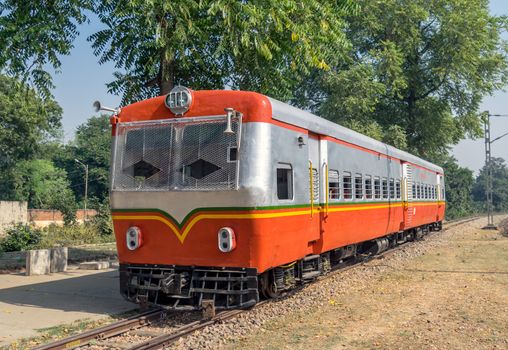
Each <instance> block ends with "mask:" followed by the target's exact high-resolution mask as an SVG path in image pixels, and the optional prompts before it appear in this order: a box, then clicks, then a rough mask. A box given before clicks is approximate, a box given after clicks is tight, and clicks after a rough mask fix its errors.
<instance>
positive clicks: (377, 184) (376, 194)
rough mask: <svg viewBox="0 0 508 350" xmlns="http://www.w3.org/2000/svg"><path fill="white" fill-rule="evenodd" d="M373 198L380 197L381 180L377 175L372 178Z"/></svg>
mask: <svg viewBox="0 0 508 350" xmlns="http://www.w3.org/2000/svg"><path fill="white" fill-rule="evenodd" d="M374 198H375V199H379V198H381V180H379V177H376V178H375V179H374Z"/></svg>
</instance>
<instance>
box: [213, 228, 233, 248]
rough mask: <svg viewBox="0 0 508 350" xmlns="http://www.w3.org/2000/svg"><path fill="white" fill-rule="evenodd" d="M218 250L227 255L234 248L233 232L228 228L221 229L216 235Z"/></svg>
mask: <svg viewBox="0 0 508 350" xmlns="http://www.w3.org/2000/svg"><path fill="white" fill-rule="evenodd" d="M217 236H218V239H217V241H218V244H219V250H220V251H221V252H223V253H229V252H230V251H232V250H233V249H235V248H236V237H235V231H233V229H232V228H230V227H223V228H221V229H220V230H219V233H218V235H217Z"/></svg>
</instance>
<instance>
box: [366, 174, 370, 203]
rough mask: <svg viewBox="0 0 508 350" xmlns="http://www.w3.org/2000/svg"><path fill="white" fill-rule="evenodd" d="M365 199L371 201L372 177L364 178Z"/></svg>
mask: <svg viewBox="0 0 508 350" xmlns="http://www.w3.org/2000/svg"><path fill="white" fill-rule="evenodd" d="M365 198H367V199H372V176H370V175H366V176H365Z"/></svg>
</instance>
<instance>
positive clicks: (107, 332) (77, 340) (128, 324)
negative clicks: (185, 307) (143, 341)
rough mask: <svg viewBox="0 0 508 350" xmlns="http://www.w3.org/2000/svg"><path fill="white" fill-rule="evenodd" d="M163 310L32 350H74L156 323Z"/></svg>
mask: <svg viewBox="0 0 508 350" xmlns="http://www.w3.org/2000/svg"><path fill="white" fill-rule="evenodd" d="M164 313H165V312H164V311H163V310H150V311H146V312H144V313H142V314H140V315H137V316H133V317H129V318H127V319H124V320H121V321H118V322H114V323H111V324H109V325H106V326H102V327H99V328H95V329H91V330H89V331H86V332H83V333H81V334H76V335H74V336H71V337H68V338H65V339H61V340H58V341H56V342H52V343H49V344H46V345H41V346H37V347H35V348H33V350H60V349H67V350H68V349H75V348H77V347H80V346H84V345H87V344H88V343H90V341H92V340H100V339H106V338H111V337H114V336H117V335H120V334H123V333H126V332H128V331H130V330H133V329H137V328H140V327H144V326H147V325H149V324H151V323H152V322H154V321H157V320H158V319H160V318H161V316H163V315H164Z"/></svg>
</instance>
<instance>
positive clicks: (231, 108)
mask: <svg viewBox="0 0 508 350" xmlns="http://www.w3.org/2000/svg"><path fill="white" fill-rule="evenodd" d="M111 123H112V130H113V132H112V134H113V147H112V169H111V211H112V217H113V222H114V231H115V235H116V241H117V248H118V256H119V260H120V291H121V293H122V295H124V296H125V298H127V299H128V300H130V301H133V302H135V303H139V304H152V305H158V306H161V307H165V308H172V309H199V308H201V307H202V306H203V305H204V303H212V305H214V306H215V308H217V309H230V308H241V307H250V306H252V305H254V304H255V303H257V302H258V301H259V299H260V296H264V297H275V296H277V295H279V294H280V293H281V292H283V291H285V290H289V289H291V288H293V287H294V286H295V285H298V284H301V283H305V282H306V281H311V280H313V279H315V278H316V277H317V276H319V275H320V274H323V273H326V272H327V271H329V270H330V269H331V268H334V267H335V266H338V265H340V264H342V263H344V262H346V261H347V260H348V259H350V258H354V257H355V256H358V255H364V256H365V255H369V254H376V253H379V252H381V251H383V250H385V249H388V248H389V247H391V246H394V245H396V244H400V243H403V242H405V241H408V240H413V239H416V238H418V237H420V236H422V235H423V234H424V233H425V232H427V231H428V230H439V229H440V228H441V223H442V220H443V217H444V211H445V182H444V174H443V169H442V168H440V167H438V166H436V165H434V164H432V163H429V162H427V161H425V160H423V159H420V158H418V157H416V156H414V155H411V154H409V153H406V152H404V151H401V150H398V149H396V148H394V147H391V146H389V145H386V144H384V143H382V142H379V141H376V140H374V139H371V138H369V137H367V136H365V135H362V134H359V133H357V132H354V131H352V130H349V129H347V128H344V127H342V126H340V125H337V124H335V123H333V122H330V121H328V120H325V119H322V118H320V117H318V116H315V115H313V114H311V113H309V112H306V111H303V110H300V109H297V108H295V107H292V106H290V105H287V104H285V103H282V102H280V101H277V100H274V99H272V98H270V97H267V96H264V95H261V94H258V93H254V92H246V91H192V90H190V89H187V88H185V87H181V86H178V87H175V88H174V89H173V90H172V91H171V92H170V93H169V94H168V95H166V96H160V97H156V98H152V99H148V100H145V101H141V102H137V103H134V104H131V105H129V106H126V107H123V108H121V110H117V111H116V113H115V115H114V116H113V117H112V118H111Z"/></svg>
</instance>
